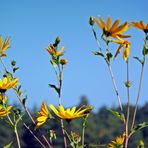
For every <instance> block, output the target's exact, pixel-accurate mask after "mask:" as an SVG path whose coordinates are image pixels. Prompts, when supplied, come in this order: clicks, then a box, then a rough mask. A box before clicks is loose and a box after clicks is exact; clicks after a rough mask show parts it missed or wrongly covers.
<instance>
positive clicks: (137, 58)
mask: <svg viewBox="0 0 148 148" xmlns="http://www.w3.org/2000/svg"><path fill="white" fill-rule="evenodd" d="M134 59H136V60H137V61H138V62H140V63H141V64H143V60H141V59H139V57H134Z"/></svg>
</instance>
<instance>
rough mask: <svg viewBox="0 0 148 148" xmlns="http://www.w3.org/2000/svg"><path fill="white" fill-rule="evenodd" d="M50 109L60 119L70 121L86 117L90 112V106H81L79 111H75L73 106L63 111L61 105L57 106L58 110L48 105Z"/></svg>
mask: <svg viewBox="0 0 148 148" xmlns="http://www.w3.org/2000/svg"><path fill="white" fill-rule="evenodd" d="M50 109H51V110H52V111H53V112H54V113H55V114H56V115H57V116H58V117H60V118H61V119H65V120H72V119H75V118H80V117H84V116H86V115H88V114H89V113H90V111H91V110H92V106H85V105H83V106H81V107H80V108H79V109H76V107H75V106H74V107H72V108H71V109H70V108H68V109H66V110H65V109H64V107H63V106H62V105H59V106H58V109H56V108H55V107H54V106H53V105H52V104H50Z"/></svg>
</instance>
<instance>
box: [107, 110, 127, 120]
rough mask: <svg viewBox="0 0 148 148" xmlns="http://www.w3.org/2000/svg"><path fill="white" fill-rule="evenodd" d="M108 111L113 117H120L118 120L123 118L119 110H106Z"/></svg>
mask: <svg viewBox="0 0 148 148" xmlns="http://www.w3.org/2000/svg"><path fill="white" fill-rule="evenodd" d="M108 111H109V112H111V113H112V114H113V115H114V116H115V117H117V118H118V119H120V120H122V121H123V120H124V119H123V115H122V114H121V113H120V112H117V111H114V110H111V109H109V110H108Z"/></svg>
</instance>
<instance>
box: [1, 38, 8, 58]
mask: <svg viewBox="0 0 148 148" xmlns="http://www.w3.org/2000/svg"><path fill="white" fill-rule="evenodd" d="M9 47H10V45H9V39H8V38H6V39H5V40H4V43H3V40H2V37H1V36H0V57H3V56H6V54H5V51H6V50H7V49H8V48H9Z"/></svg>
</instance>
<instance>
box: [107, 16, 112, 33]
mask: <svg viewBox="0 0 148 148" xmlns="http://www.w3.org/2000/svg"><path fill="white" fill-rule="evenodd" d="M110 26H111V19H110V16H109V17H108V18H107V21H106V28H107V30H109V29H110Z"/></svg>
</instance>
